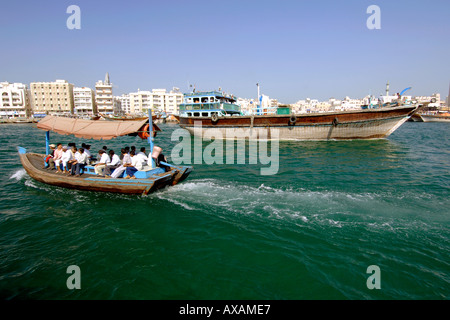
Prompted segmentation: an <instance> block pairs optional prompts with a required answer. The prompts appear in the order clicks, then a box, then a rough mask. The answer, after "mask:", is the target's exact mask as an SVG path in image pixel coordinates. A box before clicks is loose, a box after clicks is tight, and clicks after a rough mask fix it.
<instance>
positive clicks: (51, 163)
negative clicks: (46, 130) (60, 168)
mask: <svg viewBox="0 0 450 320" xmlns="http://www.w3.org/2000/svg"><path fill="white" fill-rule="evenodd" d="M49 147H50V153H49V154H48V155H46V156H45V158H44V161H45V163H46V164H47V167H46V168H47V170H53V169H55V160H54V157H55V148H56V146H55V145H54V144H50V145H49ZM44 168H45V167H44Z"/></svg>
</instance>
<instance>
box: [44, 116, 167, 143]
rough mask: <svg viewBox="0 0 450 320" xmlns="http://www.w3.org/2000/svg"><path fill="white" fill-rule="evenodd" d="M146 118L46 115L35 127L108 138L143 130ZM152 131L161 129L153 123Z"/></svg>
mask: <svg viewBox="0 0 450 320" xmlns="http://www.w3.org/2000/svg"><path fill="white" fill-rule="evenodd" d="M146 124H148V119H145V120H138V121H120V120H117V121H104V120H85V119H76V118H66V117H56V116H46V117H45V118H44V119H42V120H41V121H39V122H38V124H37V127H38V128H39V129H42V130H45V131H53V132H56V133H59V134H63V135H70V134H73V135H74V136H75V137H77V138H84V139H95V140H110V139H113V138H117V137H120V136H125V135H137V134H138V133H139V132H143V131H144V129H143V128H144V127H145V125H146ZM153 131H161V129H159V128H158V126H156V125H155V124H153Z"/></svg>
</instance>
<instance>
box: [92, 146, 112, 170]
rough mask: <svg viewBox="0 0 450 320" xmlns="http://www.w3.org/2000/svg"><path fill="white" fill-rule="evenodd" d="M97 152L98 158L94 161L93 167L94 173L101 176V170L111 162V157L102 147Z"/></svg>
mask: <svg viewBox="0 0 450 320" xmlns="http://www.w3.org/2000/svg"><path fill="white" fill-rule="evenodd" d="M98 154H99V155H100V160H99V161H98V162H97V163H96V165H95V168H94V169H95V173H96V174H97V175H99V176H102V175H103V170H104V169H105V167H106V166H107V165H108V164H109V163H110V162H111V159H110V158H109V156H108V154H107V153H106V152H105V150H103V149H100V150H99V151H98Z"/></svg>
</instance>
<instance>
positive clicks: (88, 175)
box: [18, 116, 192, 195]
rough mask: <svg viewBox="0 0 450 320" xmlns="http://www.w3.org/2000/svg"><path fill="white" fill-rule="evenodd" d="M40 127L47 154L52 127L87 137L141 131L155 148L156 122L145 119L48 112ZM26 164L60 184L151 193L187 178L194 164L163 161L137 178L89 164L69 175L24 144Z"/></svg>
mask: <svg viewBox="0 0 450 320" xmlns="http://www.w3.org/2000/svg"><path fill="white" fill-rule="evenodd" d="M37 127H38V128H39V129H43V130H45V131H46V149H47V150H46V154H49V141H50V134H49V132H50V131H53V132H57V133H60V134H73V135H75V136H76V137H82V138H86V139H105V140H107V139H112V138H116V137H119V136H124V135H138V136H139V137H141V138H142V139H148V141H149V142H150V148H151V150H153V138H151V137H152V136H154V134H153V133H154V131H153V130H154V128H156V129H157V130H159V128H157V127H156V126H155V125H154V124H153V126H150V125H149V123H148V121H147V120H144V121H133V122H132V121H123V122H122V121H115V122H108V121H95V120H84V119H72V118H64V117H54V116H47V117H45V118H44V119H42V120H41V121H40V122H39V123H38V125H37ZM18 152H19V157H20V161H21V163H22V166H23V167H24V169H25V170H26V172H27V173H28V175H29V176H30V177H32V178H33V179H35V180H37V181H40V182H43V183H46V184H49V185H54V186H58V187H63V188H69V189H78V190H87V191H99V192H114V193H123V194H144V195H145V194H148V193H151V192H154V191H155V190H158V189H161V188H164V187H166V186H173V185H175V184H177V183H180V182H182V181H183V180H185V179H186V178H187V177H188V176H189V174H190V173H191V172H192V167H191V166H176V165H172V164H169V163H166V162H160V167H157V166H156V165H154V163H153V166H152V167H147V168H146V169H144V170H141V171H138V172H136V174H135V177H136V179H123V176H125V175H126V174H125V173H124V174H123V175H122V177H120V178H105V177H102V176H97V175H96V174H95V171H94V167H93V166H86V167H85V168H84V170H83V174H81V175H80V176H79V177H76V176H67V175H64V174H62V173H56V171H55V170H47V169H46V168H45V163H44V157H45V155H44V154H39V153H33V152H27V150H26V149H25V148H23V147H18Z"/></svg>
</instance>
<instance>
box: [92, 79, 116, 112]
mask: <svg viewBox="0 0 450 320" xmlns="http://www.w3.org/2000/svg"><path fill="white" fill-rule="evenodd" d="M112 87H113V85H112V83H111V82H110V80H109V74H108V73H106V76H105V81H101V80H99V81H97V83H96V84H95V104H96V105H97V112H99V113H103V114H113V113H114V98H113V90H112Z"/></svg>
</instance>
